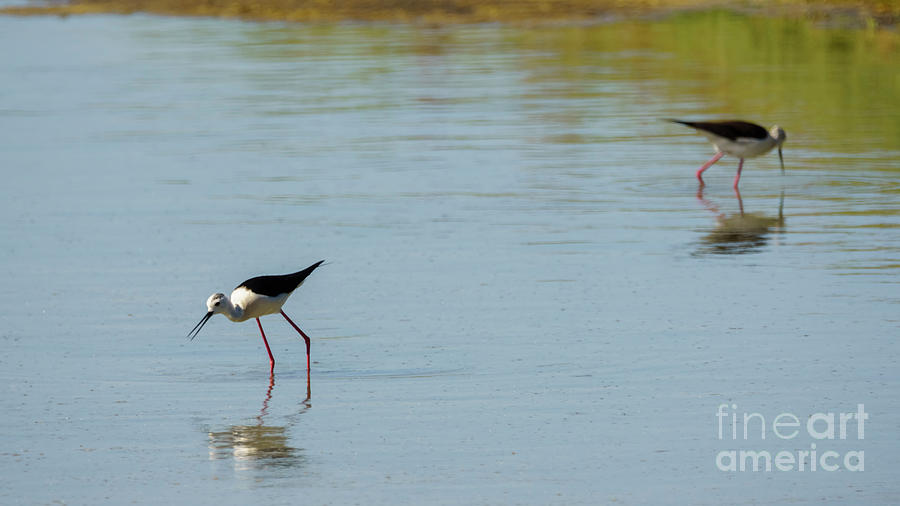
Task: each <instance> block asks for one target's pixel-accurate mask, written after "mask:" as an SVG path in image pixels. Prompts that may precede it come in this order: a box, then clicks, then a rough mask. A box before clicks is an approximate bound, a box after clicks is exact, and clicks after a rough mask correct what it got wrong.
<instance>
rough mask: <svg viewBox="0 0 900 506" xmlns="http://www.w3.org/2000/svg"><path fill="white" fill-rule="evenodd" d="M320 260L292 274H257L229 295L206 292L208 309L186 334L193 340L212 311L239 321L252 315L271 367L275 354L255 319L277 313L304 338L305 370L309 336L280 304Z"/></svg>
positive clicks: (212, 313)
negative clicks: (207, 294) (285, 312)
mask: <svg viewBox="0 0 900 506" xmlns="http://www.w3.org/2000/svg"><path fill="white" fill-rule="evenodd" d="M322 262H324V260H320V261H318V262H316V263H314V264H312V265H310V266H309V267H307V268H306V269H303V270H302V271H297V272H295V273H293V274H283V275H280V276H259V277H255V278H251V279H248V280H247V281H244V282H243V283H241V284H240V285H238V287H237V288H235V289H234V291H233V292H231V297H228V296H227V295H225V294H224V293H214V294H212V295H210V296H209V299H207V301H206V307H207V308H208V309H209V312H208V313H206V316H204V317H203V318H202V319H201V320H200V323H198V324H197V325H194V328H193V329H191V331H190V332H188V337H190V338H191V340H192V341H193V340H194V338H195V337H197V334H199V333H200V329H202V328H203V326H204V325H205V324H206V322H207V321H209V319H210V318H212V316H213V315H214V314H216V313H222V314H224V315H225V316H226V317H227V318H228V319H229V320H231V321H233V322H242V321H246V320H249V319H250V318H256V324H257V325H258V326H259V333H260V334H262V339H263V344H265V345H266V352H268V354H269V371H270V372H274V371H275V357H273V356H272V350H271V349H269V342H268V341H266V333H265V332H263V328H262V323H260V322H259V317H260V316H265V315H267V314H275V313H281V316H284V319H285V320H287V321H288V323H290V324H291V326H292V327H294V330H296V331H297V332H299V333H300V335H301V336H303V340H304V341H306V371H307V373H309V336H307V335H306V334H304V333H303V331H302V330H300V327H298V326H297V325H296V324H295V323H294V322H293V321H291V319H290V318H288V315H286V314H284V311H282V310H281V306H283V305H284V303H285V302H287V300H288V297H290V296H291V293H293V292H294V290H296V289H297V288H299V287H300V285H302V284H303V281H304V280H305V279H306V278H307V277H308V276H309V275H310V274H312V271H314V270H316V267H318V266H319V265H321V264H322Z"/></svg>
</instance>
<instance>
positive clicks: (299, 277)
mask: <svg viewBox="0 0 900 506" xmlns="http://www.w3.org/2000/svg"><path fill="white" fill-rule="evenodd" d="M324 262H325V260H319V261H318V262H316V263H314V264H312V265H310V266H309V267H307V268H306V269H303V270H302V271H297V272H295V273H293V274H291V280H292V281H294V282H296V283H297V285H296V286H300V284H301V283H303V281H304V280H305V279H306V278H307V277H309V275H310V274H312V271H314V270H316V267H318V266H320V265H322V263H324Z"/></svg>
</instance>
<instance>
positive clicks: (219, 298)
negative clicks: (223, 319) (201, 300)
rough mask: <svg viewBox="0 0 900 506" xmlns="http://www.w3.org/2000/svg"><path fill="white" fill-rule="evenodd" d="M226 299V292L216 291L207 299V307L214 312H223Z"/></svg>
mask: <svg viewBox="0 0 900 506" xmlns="http://www.w3.org/2000/svg"><path fill="white" fill-rule="evenodd" d="M225 299H226V297H225V294H224V293H214V294H212V295H210V296H209V298H208V299H206V308H207V309H209V312H210V313H212V314H216V313H222V312H224V311H225Z"/></svg>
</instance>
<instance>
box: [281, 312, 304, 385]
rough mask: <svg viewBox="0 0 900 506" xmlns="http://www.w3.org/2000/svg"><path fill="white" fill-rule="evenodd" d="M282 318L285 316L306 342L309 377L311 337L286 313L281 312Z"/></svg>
mask: <svg viewBox="0 0 900 506" xmlns="http://www.w3.org/2000/svg"><path fill="white" fill-rule="evenodd" d="M281 316H284V319H285V320H287V321H288V323H290V324H291V327H294V330H296V331H297V332H299V333H300V335H301V336H303V340H304V341H306V372H307V375H308V374H309V336H307V335H306V334H304V333H303V331H302V330H300V327H298V326H297V324H296V323H294V322H292V321H291V319H290V318H288V315H286V314H284V311H282V312H281Z"/></svg>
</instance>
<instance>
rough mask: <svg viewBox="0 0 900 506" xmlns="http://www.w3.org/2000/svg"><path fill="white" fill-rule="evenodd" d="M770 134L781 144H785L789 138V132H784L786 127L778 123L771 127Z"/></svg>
mask: <svg viewBox="0 0 900 506" xmlns="http://www.w3.org/2000/svg"><path fill="white" fill-rule="evenodd" d="M769 135H771V136H772V138H773V139H775V142H777V143H778V145H779V146H781V145H782V144H784V141H786V140H787V134H786V133H784V129H783V128H781V127H780V126H778V125H775V126H773V127H772V128H770V129H769Z"/></svg>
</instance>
